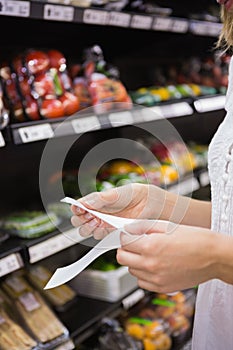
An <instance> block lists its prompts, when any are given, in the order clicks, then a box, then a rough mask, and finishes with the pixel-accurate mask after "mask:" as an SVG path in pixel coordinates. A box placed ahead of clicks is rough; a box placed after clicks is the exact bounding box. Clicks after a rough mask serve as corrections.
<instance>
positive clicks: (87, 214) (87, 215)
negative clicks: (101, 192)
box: [84, 213, 93, 220]
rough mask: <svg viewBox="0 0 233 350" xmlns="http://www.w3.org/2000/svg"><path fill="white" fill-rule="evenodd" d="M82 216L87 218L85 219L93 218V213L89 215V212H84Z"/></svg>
mask: <svg viewBox="0 0 233 350" xmlns="http://www.w3.org/2000/svg"><path fill="white" fill-rule="evenodd" d="M84 217H85V219H87V220H90V219H93V215H91V214H90V213H86V214H85V215H84Z"/></svg>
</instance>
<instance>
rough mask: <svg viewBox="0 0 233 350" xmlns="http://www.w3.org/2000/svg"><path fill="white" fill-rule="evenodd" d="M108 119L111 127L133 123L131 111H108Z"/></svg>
mask: <svg viewBox="0 0 233 350" xmlns="http://www.w3.org/2000/svg"><path fill="white" fill-rule="evenodd" d="M109 120H110V123H111V125H112V126H113V127H117V126H121V125H127V124H134V119H133V115H132V113H131V112H117V113H110V114H109Z"/></svg>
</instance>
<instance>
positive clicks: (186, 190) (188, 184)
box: [169, 178, 200, 195]
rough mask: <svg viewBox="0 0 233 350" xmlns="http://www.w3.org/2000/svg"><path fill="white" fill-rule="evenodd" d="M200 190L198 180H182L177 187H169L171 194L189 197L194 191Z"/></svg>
mask: <svg viewBox="0 0 233 350" xmlns="http://www.w3.org/2000/svg"><path fill="white" fill-rule="evenodd" d="M199 188H200V185H199V182H198V181H197V179H196V178H191V179H187V180H180V182H179V183H178V184H177V185H174V186H171V187H169V192H172V193H176V194H179V195H189V194H191V193H193V191H197V190H198V189H199Z"/></svg>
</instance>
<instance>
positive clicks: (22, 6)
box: [0, 0, 30, 17]
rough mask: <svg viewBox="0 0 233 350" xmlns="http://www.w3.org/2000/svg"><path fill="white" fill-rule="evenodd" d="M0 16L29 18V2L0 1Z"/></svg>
mask: <svg viewBox="0 0 233 350" xmlns="http://www.w3.org/2000/svg"><path fill="white" fill-rule="evenodd" d="M0 15H6V16H17V17H29V15H30V2H29V1H16V0H0Z"/></svg>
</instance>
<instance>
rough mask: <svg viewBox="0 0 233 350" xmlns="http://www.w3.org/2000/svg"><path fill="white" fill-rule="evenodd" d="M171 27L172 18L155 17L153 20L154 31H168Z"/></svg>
mask: <svg viewBox="0 0 233 350" xmlns="http://www.w3.org/2000/svg"><path fill="white" fill-rule="evenodd" d="M172 26H173V19H172V18H165V17H157V18H155V20H154V23H153V26H152V28H153V29H154V30H161V31H170V30H171V29H172Z"/></svg>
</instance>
